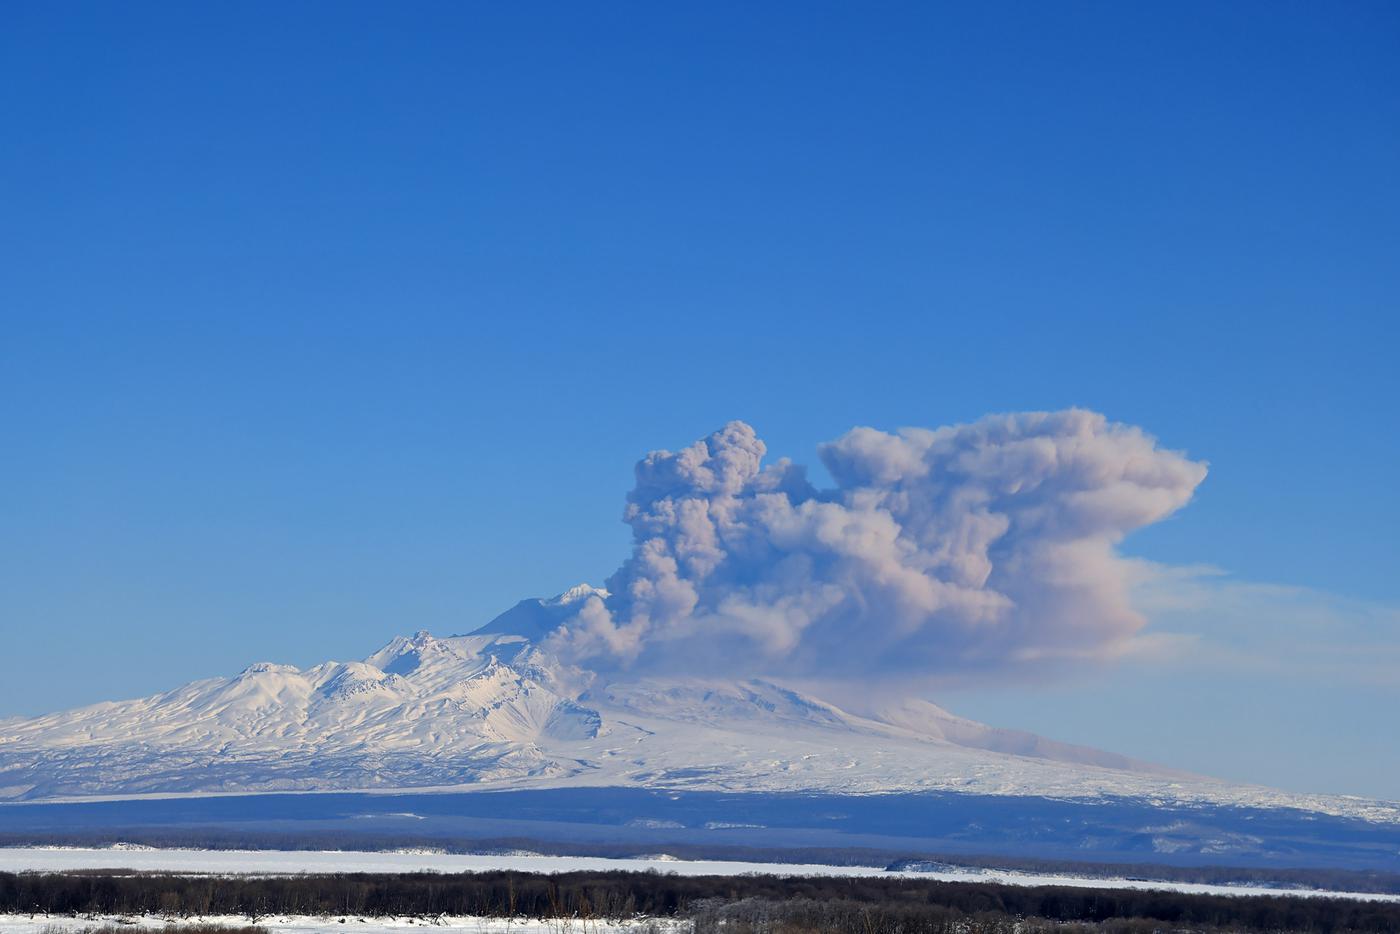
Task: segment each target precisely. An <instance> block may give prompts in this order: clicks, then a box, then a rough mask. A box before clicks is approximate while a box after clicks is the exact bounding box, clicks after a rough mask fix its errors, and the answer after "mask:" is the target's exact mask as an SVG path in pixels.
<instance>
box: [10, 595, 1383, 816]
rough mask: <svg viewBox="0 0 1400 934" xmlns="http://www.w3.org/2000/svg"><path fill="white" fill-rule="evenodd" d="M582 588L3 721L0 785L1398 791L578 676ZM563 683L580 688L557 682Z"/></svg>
mask: <svg viewBox="0 0 1400 934" xmlns="http://www.w3.org/2000/svg"><path fill="white" fill-rule="evenodd" d="M590 593H592V590H591V589H590V588H575V589H574V590H572V591H569V592H568V593H566V594H563V595H560V596H559V597H556V598H554V599H552V600H532V601H523V602H522V603H520V604H518V605H517V606H516V607H515V608H513V609H512V610H510V611H508V612H507V613H505V614H502V615H501V616H500V617H497V618H496V619H495V620H493V621H492V622H490V623H488V624H487V625H486V626H484V627H482V628H481V629H480V630H478V631H477V632H475V633H472V634H470V635H463V636H452V637H449V638H441V639H439V638H434V637H433V636H431V635H429V634H428V633H426V632H419V633H417V634H415V635H413V636H411V637H398V638H395V639H394V640H393V641H391V642H390V643H389V644H388V645H386V646H384V647H383V648H382V649H380V650H379V651H377V652H375V653H374V654H373V655H370V656H369V657H368V658H366V659H365V660H363V661H352V662H327V663H325V664H321V665H317V666H315V667H313V668H309V669H306V670H304V671H302V670H298V669H296V668H294V667H292V666H289V665H276V664H271V663H260V664H256V665H252V666H249V667H248V668H246V669H244V670H243V671H242V672H240V673H239V674H237V675H235V676H234V677H231V678H214V679H209V680H205V681H196V682H193V683H191V684H187V685H185V686H183V687H180V688H176V689H175V690H173V691H168V692H166V693H163V694H157V695H154V696H151V697H146V698H141V699H139V700H132V701H123V702H118V703H104V704H97V705H95V706H91V707H85V708H82V709H78V710H71V711H66V712H62V713H56V714H51V715H48V716H44V717H37V718H33V719H10V720H5V721H0V798H9V799H11V800H15V799H23V800H34V799H40V798H54V797H74V796H85V795H135V794H147V793H162V794H172V793H173V794H201V793H210V792H258V791H287V790H306V791H324V790H350V789H361V790H363V789H391V788H393V789H406V788H417V789H434V788H436V789H445V788H457V789H460V788H464V787H474V788H520V787H559V786H567V785H591V786H610V785H611V786H632V787H648V788H676V789H682V788H683V789H693V790H702V789H708V790H723V791H795V790H804V791H823V792H835V793H851V794H867V793H878V792H891V791H910V790H944V791H948V790H951V791H962V792H969V793H977V794H1004V795H1012V794H1014V795H1039V796H1049V797H1057V798H1085V797H1089V798H1093V797H1104V796H1133V797H1141V798H1147V799H1153V800H1170V801H1198V802H1202V803H1217V804H1246V805H1262V806H1287V807H1297V808H1303V809H1307V810H1313V811H1318V812H1323V813H1329V814H1344V815H1352V816H1361V817H1366V818H1368V819H1373V820H1386V821H1396V822H1400V807H1396V806H1394V805H1389V804H1386V803H1383V802H1371V801H1363V800H1359V799H1350V798H1331V797H1324V796H1308V795H1293V794H1286V793H1283V792H1275V791H1271V790H1269V789H1263V788H1257V787H1251V786H1238V785H1229V784H1225V783H1222V782H1215V781H1211V780H1209V779H1203V778H1198V777H1194V776H1188V775H1184V774H1181V773H1175V772H1171V771H1168V770H1166V769H1162V768H1160V767H1156V766H1152V765H1149V764H1146V763H1142V762H1137V761H1134V760H1131V759H1127V758H1124V757H1122V756H1115V755H1113V754H1111V753H1105V752H1101V751H1099V750H1094V749H1086V748H1084V747H1079V746H1071V745H1068V744H1064V743H1057V742H1054V741H1051V740H1047V739H1044V738H1041V737H1038V736H1034V735H1032V734H1029V733H1022V732H1017V731H1012V730H1000V729H994V728H992V727H988V726H985V725H983V724H980V723H976V722H973V721H971V720H965V719H962V718H960V717H956V716H954V715H952V714H950V713H948V712H947V711H945V710H942V709H941V708H939V707H936V706H934V705H933V704H929V703H927V702H924V701H910V702H907V703H904V704H902V705H896V706H893V707H890V708H886V709H882V710H879V711H877V712H876V713H875V714H874V715H871V716H858V715H856V714H853V713H851V712H849V711H846V710H843V709H841V708H839V707H837V706H834V705H832V704H829V703H826V702H824V701H822V700H819V699H817V698H814V697H811V696H807V695H805V694H803V693H800V692H798V691H795V690H792V689H790V688H788V687H784V686H782V685H778V684H774V683H771V682H767V681H758V680H749V681H742V682H729V683H716V682H708V681H698V680H684V679H665V680H662V679H651V678H637V679H634V680H629V681H625V682H621V681H613V682H610V683H598V682H596V681H595V682H594V683H591V684H590V683H587V682H586V681H581V680H580V679H579V678H577V677H573V676H571V675H570V673H568V672H563V671H561V670H559V669H557V668H555V667H553V666H551V664H550V663H549V661H548V660H547V658H546V656H544V655H543V654H542V653H541V652H540V651H539V650H538V649H537V642H538V640H539V639H540V637H541V636H542V635H543V634H544V633H546V632H548V631H549V630H550V629H552V628H553V627H554V626H556V625H558V623H559V622H560V621H562V620H563V619H564V618H565V617H566V616H567V615H568V614H569V612H570V604H572V603H574V602H575V601H577V600H580V599H583V598H584V597H586V596H588V595H589V594H590ZM566 685H573V686H566Z"/></svg>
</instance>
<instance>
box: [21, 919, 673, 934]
mask: <svg viewBox="0 0 1400 934" xmlns="http://www.w3.org/2000/svg"><path fill="white" fill-rule="evenodd" d="M186 923H212V924H222V925H228V926H229V927H244V926H246V925H247V924H248V919H247V918H244V917H233V916H227V917H224V916H218V915H211V916H210V917H207V918H201V919H198V921H189V922H186V921H182V920H181V919H179V918H170V919H167V918H163V917H156V916H153V915H146V916H143V917H135V918H133V917H129V916H117V915H111V916H102V917H93V918H45V917H44V916H43V915H38V916H36V917H32V918H31V917H30V916H29V915H0V934H56V932H57V931H64V932H70V931H71V932H72V934H80V932H82V931H85V930H88V929H90V928H95V927H101V926H103V925H108V924H117V925H121V926H122V927H124V928H126V927H128V926H129V928H128V929H129V930H131V931H132V932H133V934H136V932H140V931H141V930H142V929H143V928H146V929H151V930H154V931H161V932H164V930H165V928H166V927H167V926H169V925H176V926H179V925H181V924H186ZM257 925H258V927H260V928H265V929H266V930H267V931H268V932H269V934H322V932H332V931H334V932H341V934H351V932H353V934H410V932H412V931H415V930H426V931H430V932H432V934H652V932H656V934H673V932H675V934H679V932H683V931H689V930H690V929H691V925H690V923H689V922H688V921H680V920H672V919H667V918H660V919H651V918H645V919H639V920H633V921H595V920H593V919H591V918H590V919H588V920H587V921H584V920H583V919H579V918H475V917H455V918H454V917H443V918H434V919H433V920H431V921H427V920H424V919H422V918H360V917H356V916H353V915H352V916H348V917H346V918H345V920H344V922H342V921H341V919H340V918H339V917H334V918H312V917H271V918H259V919H258V922H257Z"/></svg>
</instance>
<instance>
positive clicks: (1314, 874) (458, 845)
mask: <svg viewBox="0 0 1400 934" xmlns="http://www.w3.org/2000/svg"><path fill="white" fill-rule="evenodd" d="M114 843H137V844H142V845H145V846H154V847H161V848H174V847H186V848H191V849H204V850H230V849H238V850H244V849H248V850H359V851H366V852H375V851H381V852H382V851H386V850H397V849H417V848H422V849H439V850H442V851H444V852H447V853H491V852H512V851H521V850H524V851H529V852H533V853H541V854H544V855H547V856H601V857H607V858H614V859H626V858H634V857H639V856H641V855H643V854H645V853H656V852H666V853H669V854H671V855H672V856H675V857H677V858H678V859H693V860H706V859H712V860H736V861H741V862H759V863H778V864H781V863H817V864H820V865H825V866H882V867H884V866H889V867H898V866H901V865H903V864H906V863H917V862H936V863H946V864H948V865H953V866H964V867H973V868H984V869H1009V870H1020V871H1024V872H1037V873H1044V874H1055V875H1078V876H1089V877H1101V878H1115V879H1121V878H1130V879H1144V880H1150V881H1154V882H1194V883H1202V884H1207V885H1263V886H1269V885H1274V886H1280V887H1293V888H1315V889H1323V890H1330V891H1342V892H1366V893H1372V894H1392V895H1395V894H1400V873H1395V872H1381V871H1373V870H1357V869H1318V868H1267V867H1241V866H1165V865H1161V864H1158V863H1103V862H1083V861H1071V860H1059V859H1038V858H1034V857H999V856H987V855H976V854H946V853H943V854H939V853H922V852H919V853H915V852H910V851H907V850H899V851H897V850H884V849H873V848H860V847H752V846H738V845H728V844H692V843H647V844H645V846H640V847H639V844H637V843H608V842H597V841H591V842H586V843H568V842H556V841H549V840H538V839H534V838H529V837H493V838H456V837H434V836H427V835H420V834H398V835H394V834H383V833H378V834H365V833H363V832H353V831H340V830H324V831H315V832H302V833H295V834H292V833H284V832H278V831H242V830H240V831H222V830H213V829H210V828H197V827H195V828H132V829H126V830H113V831H100V832H93V831H86V832H81V833H77V832H71V833H42V834H36V833H16V832H10V833H0V846H52V845H59V846H109V845H111V844H114Z"/></svg>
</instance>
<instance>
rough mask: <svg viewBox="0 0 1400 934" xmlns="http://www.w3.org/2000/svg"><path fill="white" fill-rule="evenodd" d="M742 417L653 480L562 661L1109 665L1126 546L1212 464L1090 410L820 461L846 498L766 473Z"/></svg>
mask: <svg viewBox="0 0 1400 934" xmlns="http://www.w3.org/2000/svg"><path fill="white" fill-rule="evenodd" d="M765 453H766V448H765V446H764V444H763V442H762V441H760V440H759V439H758V437H757V436H756V435H755V433H754V431H753V429H752V428H750V427H749V426H748V425H746V424H744V423H743V422H731V423H730V424H728V425H726V426H725V427H724V428H723V429H721V430H720V431H717V432H715V433H714V434H713V435H711V436H710V437H708V438H706V439H704V440H703V441H699V442H697V443H695V444H693V445H691V446H690V447H688V448H685V449H684V450H682V451H679V452H676V453H671V452H669V451H656V452H653V453H652V454H650V455H648V456H647V458H646V459H645V460H643V461H642V462H641V463H639V464H638V465H637V485H636V488H635V489H634V490H633V491H632V492H631V493H630V494H629V495H628V497H627V511H626V514H625V518H626V521H627V522H628V524H630V525H631V527H632V530H633V540H634V546H633V551H632V556H631V557H630V558H629V559H628V560H627V562H626V563H625V564H624V565H623V566H622V567H621V568H620V569H619V570H618V571H617V573H616V574H614V575H613V577H612V578H611V579H610V580H609V581H608V589H609V591H610V592H611V596H610V597H608V599H607V600H606V602H605V601H603V600H601V599H599V598H596V597H595V598H592V599H590V600H589V601H588V602H587V603H586V604H585V605H584V607H583V609H582V610H581V611H580V612H579V614H578V615H577V616H575V617H574V618H573V619H571V620H570V621H569V622H568V623H566V624H565V626H564V627H563V628H562V629H560V630H558V631H557V632H556V633H555V635H554V636H553V637H552V638H551V639H550V641H549V643H548V648H550V649H552V650H553V651H555V652H557V653H559V654H560V655H561V656H563V657H564V658H566V659H570V660H573V661H576V662H579V663H582V664H586V665H588V666H589V667H591V668H594V669H598V670H604V671H606V670H610V669H613V670H615V669H620V668H636V669H645V670H650V669H652V668H659V669H664V670H667V671H671V672H675V671H677V670H681V671H691V672H694V673H696V674H713V673H718V672H724V673H727V674H734V673H748V674H753V673H770V674H771V673H781V674H785V675H789V676H795V677H807V678H814V679H820V678H842V679H844V678H850V677H857V678H862V679H877V678H879V677H882V676H887V677H889V678H891V679H898V680H907V679H909V678H911V677H912V678H923V677H930V678H932V677H937V676H939V675H940V674H948V673H954V672H957V673H970V672H979V671H980V672H991V671H997V670H1005V669H1018V668H1025V667H1028V666H1044V665H1048V664H1054V663H1056V662H1057V661H1058V662H1063V661H1065V660H1068V659H1082V658H1093V657H1101V656H1106V655H1112V654H1114V653H1115V652H1117V651H1119V650H1121V649H1122V647H1123V646H1124V645H1126V644H1127V642H1128V640H1129V639H1130V638H1131V637H1132V636H1133V634H1134V633H1136V632H1137V631H1138V629H1140V628H1141V627H1142V625H1143V624H1144V620H1143V619H1142V617H1141V616H1140V615H1139V614H1138V613H1136V612H1134V610H1133V609H1132V607H1131V606H1130V605H1129V601H1128V585H1129V575H1130V570H1131V565H1130V564H1129V563H1128V562H1127V561H1126V560H1124V559H1123V558H1121V557H1119V555H1118V554H1117V552H1116V545H1117V544H1118V542H1119V541H1120V540H1121V539H1122V538H1123V536H1124V535H1126V534H1127V533H1129V532H1131V531H1132V530H1134V529H1137V528H1140V527H1142V526H1144V525H1148V524H1150V523H1153V522H1156V521H1158V520H1159V519H1162V518H1164V517H1166V516H1168V515H1170V514H1171V513H1173V512H1175V511H1176V510H1177V509H1180V508H1181V507H1182V506H1183V505H1185V504H1186V502H1187V501H1188V500H1190V498H1191V495H1192V492H1193V491H1194V490H1195V488H1196V486H1197V485H1198V484H1199V483H1200V482H1201V480H1202V479H1204V477H1205V473H1206V468H1205V466H1204V465H1203V464H1200V463H1195V462H1192V461H1190V460H1187V459H1186V458H1185V457H1183V456H1182V455H1180V454H1177V453H1174V452H1171V451H1167V450H1163V449H1161V448H1159V447H1157V445H1156V442H1155V440H1154V439H1153V438H1151V437H1150V436H1148V435H1146V434H1144V433H1143V432H1142V431H1140V430H1139V429H1137V428H1133V427H1130V426H1126V425H1121V424H1114V423H1110V422H1108V421H1107V420H1106V419H1105V418H1104V417H1103V416H1101V415H1098V414H1096V413H1093V412H1088V411H1083V410H1077V409H1072V410H1068V411H1063V412H1049V413H1046V412H1033V413H1024V414H1016V415H998V416H989V417H987V418H983V419H981V420H980V421H977V422H974V423H972V424H969V425H958V426H954V427H950V428H940V429H938V430H936V431H929V430H925V429H905V430H902V431H900V432H898V433H897V434H888V433H885V432H882V431H876V430H874V429H870V428H856V429H854V430H852V431H850V432H848V433H847V434H846V435H844V436H843V437H841V438H839V439H837V440H836V441H833V442H830V443H828V444H825V445H822V447H821V449H820V455H821V459H822V462H823V463H824V464H825V465H826V467H827V470H828V471H829V472H830V474H831V476H832V477H833V478H834V479H835V481H836V483H837V487H836V489H833V490H819V489H816V488H815V487H813V486H812V485H811V484H810V483H809V482H808V480H807V478H806V475H805V471H804V470H803V468H801V467H799V466H796V465H794V464H791V463H789V462H788V461H786V460H780V461H777V462H776V463H773V464H771V465H769V466H767V467H765V466H763V465H762V463H761V462H762V459H763V456H764V454H765Z"/></svg>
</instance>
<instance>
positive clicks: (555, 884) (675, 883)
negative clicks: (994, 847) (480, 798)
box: [0, 872, 1400, 934]
mask: <svg viewBox="0 0 1400 934" xmlns="http://www.w3.org/2000/svg"><path fill="white" fill-rule="evenodd" d="M0 911H3V912H7V913H47V914H49V915H50V916H53V915H73V914H88V913H91V914H166V915H178V916H187V917H202V916H207V915H235V916H239V917H244V918H247V919H249V920H250V921H252V922H256V921H257V920H259V919H262V918H266V917H269V916H273V915H283V914H296V915H325V916H350V917H354V916H385V915H396V916H404V915H408V916H419V917H423V916H436V915H442V914H447V915H478V916H486V917H534V918H552V917H578V918H601V919H622V918H633V917H637V916H639V915H646V916H653V917H677V916H683V917H689V918H692V919H694V920H695V922H696V929H697V931H699V932H703V931H705V930H713V929H715V928H718V927H721V926H722V927H723V929H724V930H725V931H729V932H735V931H738V932H742V931H746V930H753V931H758V930H765V931H793V932H796V931H804V930H810V931H843V930H859V931H865V932H872V934H896V932H903V934H913V932H928V934H934V932H937V934H945V932H948V931H951V930H963V931H967V930H970V929H975V930H989V931H990V930H998V929H999V928H997V927H996V924H1000V923H1001V922H1003V921H1004V922H1006V923H1007V924H1010V923H1011V922H1013V921H1015V920H1016V919H1043V920H1044V921H1045V922H1054V923H1059V924H1063V923H1065V922H1080V923H1085V924H1091V925H1095V927H1093V928H1090V930H1104V931H1108V930H1112V931H1148V930H1153V929H1157V928H1161V927H1162V925H1164V924H1165V925H1167V926H1168V927H1167V928H1165V929H1168V930H1172V931H1183V930H1186V931H1198V930H1203V931H1214V930H1231V931H1255V932H1265V931H1268V932H1280V931H1297V932H1322V934H1331V932H1344V931H1365V932H1392V931H1400V905H1397V904H1394V903H1380V902H1359V901H1354V900H1346V899H1333V898H1300V897H1287V896H1210V895H1186V894H1180V893H1173V892H1163V891H1125V890H1109V889H1080V888H1064V887H1043V888H1024V887H1018V886H1009V885H997V884H987V883H964V882H956V883H954V882H936V881H932V880H928V881H926V880H921V879H906V878H880V877H864V878H836V877H777V876H737V877H736V876H703V877H684V876H674V875H666V874H662V873H655V872H650V873H631V872H569V873H559V874H556V875H543V874H533V873H519V872H481V873H465V874H460V875H444V874H404V875H387V874H385V875H381V874H351V875H300V876H283V877H232V878H230V877H220V876H207V875H206V876H185V875H180V876H177V875H166V874H123V875H115V874H104V873H99V872H72V873H52V874H40V873H21V874H14V873H0ZM960 919H961V920H962V921H964V922H965V921H967V920H969V919H980V920H978V924H977V925H976V926H975V928H974V927H970V926H969V925H968V924H966V923H964V924H962V925H961V927H959V926H958V924H957V922H959V920H960ZM721 921H723V922H724V923H723V924H722V925H721V923H720V922H721ZM1127 921H1134V922H1136V921H1142V922H1151V923H1144V924H1136V923H1134V924H1132V925H1127V926H1125V925H1124V924H1123V923H1122V922H1127ZM994 922H995V923H994ZM1036 923H1037V924H1039V922H1036ZM1100 925H1102V926H1100ZM1010 929H1011V928H1010V927H1007V928H1005V930H1010ZM1037 929H1040V928H1037V927H1033V926H1032V927H1028V926H1027V925H1025V924H1022V926H1021V927H1020V928H1019V930H1022V931H1027V930H1037ZM1056 930H1062V931H1063V930H1065V929H1064V928H1056Z"/></svg>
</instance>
